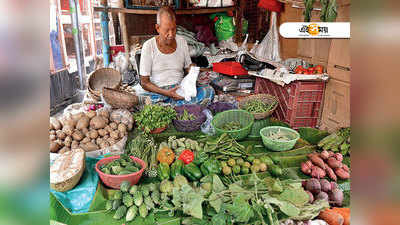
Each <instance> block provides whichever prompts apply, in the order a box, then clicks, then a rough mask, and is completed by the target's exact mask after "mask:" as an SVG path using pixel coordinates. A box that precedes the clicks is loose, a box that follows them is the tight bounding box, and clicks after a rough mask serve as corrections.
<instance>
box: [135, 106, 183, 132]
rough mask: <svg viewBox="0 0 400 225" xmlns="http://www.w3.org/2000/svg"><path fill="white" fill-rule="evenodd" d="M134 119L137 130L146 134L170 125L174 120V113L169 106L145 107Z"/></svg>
mask: <svg viewBox="0 0 400 225" xmlns="http://www.w3.org/2000/svg"><path fill="white" fill-rule="evenodd" d="M134 117H135V121H136V122H137V124H138V127H139V129H143V131H144V132H146V133H148V132H150V131H152V130H154V129H156V128H162V127H165V126H167V125H168V124H170V123H171V121H172V120H173V119H175V118H176V111H175V110H174V109H173V108H172V107H170V106H162V105H157V104H156V105H145V106H144V108H143V109H142V110H141V111H140V112H138V113H136V114H135V116H134Z"/></svg>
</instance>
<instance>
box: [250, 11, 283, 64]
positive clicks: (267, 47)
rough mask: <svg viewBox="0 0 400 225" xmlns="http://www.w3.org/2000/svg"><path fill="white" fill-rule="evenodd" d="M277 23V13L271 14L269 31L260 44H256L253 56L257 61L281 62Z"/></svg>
mask: <svg viewBox="0 0 400 225" xmlns="http://www.w3.org/2000/svg"><path fill="white" fill-rule="evenodd" d="M277 23H278V22H277V13H276V12H271V24H270V27H269V31H268V33H267V35H265V37H264V39H263V40H262V42H261V43H260V44H258V46H257V49H255V52H254V55H255V56H256V57H257V58H258V59H261V60H272V61H275V62H279V61H281V56H280V47H279V34H278V28H277Z"/></svg>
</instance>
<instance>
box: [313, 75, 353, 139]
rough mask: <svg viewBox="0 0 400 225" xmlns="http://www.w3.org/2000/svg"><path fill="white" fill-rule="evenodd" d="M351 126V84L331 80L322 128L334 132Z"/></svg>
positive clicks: (326, 90) (326, 95)
mask: <svg viewBox="0 0 400 225" xmlns="http://www.w3.org/2000/svg"><path fill="white" fill-rule="evenodd" d="M346 126H350V84H349V83H346V82H342V81H339V80H335V79H330V80H329V81H328V83H327V84H326V89H325V99H324V107H323V112H322V119H321V125H320V128H321V129H323V130H328V131H330V132H331V131H334V130H335V129H337V128H340V127H346Z"/></svg>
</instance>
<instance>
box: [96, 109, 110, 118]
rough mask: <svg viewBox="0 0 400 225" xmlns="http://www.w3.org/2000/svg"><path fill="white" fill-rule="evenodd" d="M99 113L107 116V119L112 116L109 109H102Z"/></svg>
mask: <svg viewBox="0 0 400 225" xmlns="http://www.w3.org/2000/svg"><path fill="white" fill-rule="evenodd" d="M98 114H99V116H102V117H104V118H107V120H108V119H109V118H110V112H109V111H108V110H101V111H99V113H98Z"/></svg>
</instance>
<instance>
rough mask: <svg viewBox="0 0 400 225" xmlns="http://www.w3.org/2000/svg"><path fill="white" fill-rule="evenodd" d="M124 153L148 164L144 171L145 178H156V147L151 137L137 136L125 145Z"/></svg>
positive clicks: (146, 135)
mask: <svg viewBox="0 0 400 225" xmlns="http://www.w3.org/2000/svg"><path fill="white" fill-rule="evenodd" d="M125 152H126V154H128V155H130V156H135V157H136V158H139V159H141V160H143V161H145V162H147V163H148V165H149V166H148V167H147V169H146V170H145V171H144V172H145V175H146V176H148V177H156V176H157V170H156V166H157V160H156V155H157V146H156V144H155V141H154V139H153V137H151V136H150V135H148V134H145V133H143V134H139V135H138V136H137V137H136V138H135V139H132V140H131V141H129V142H128V143H127V145H126V149H125Z"/></svg>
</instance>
